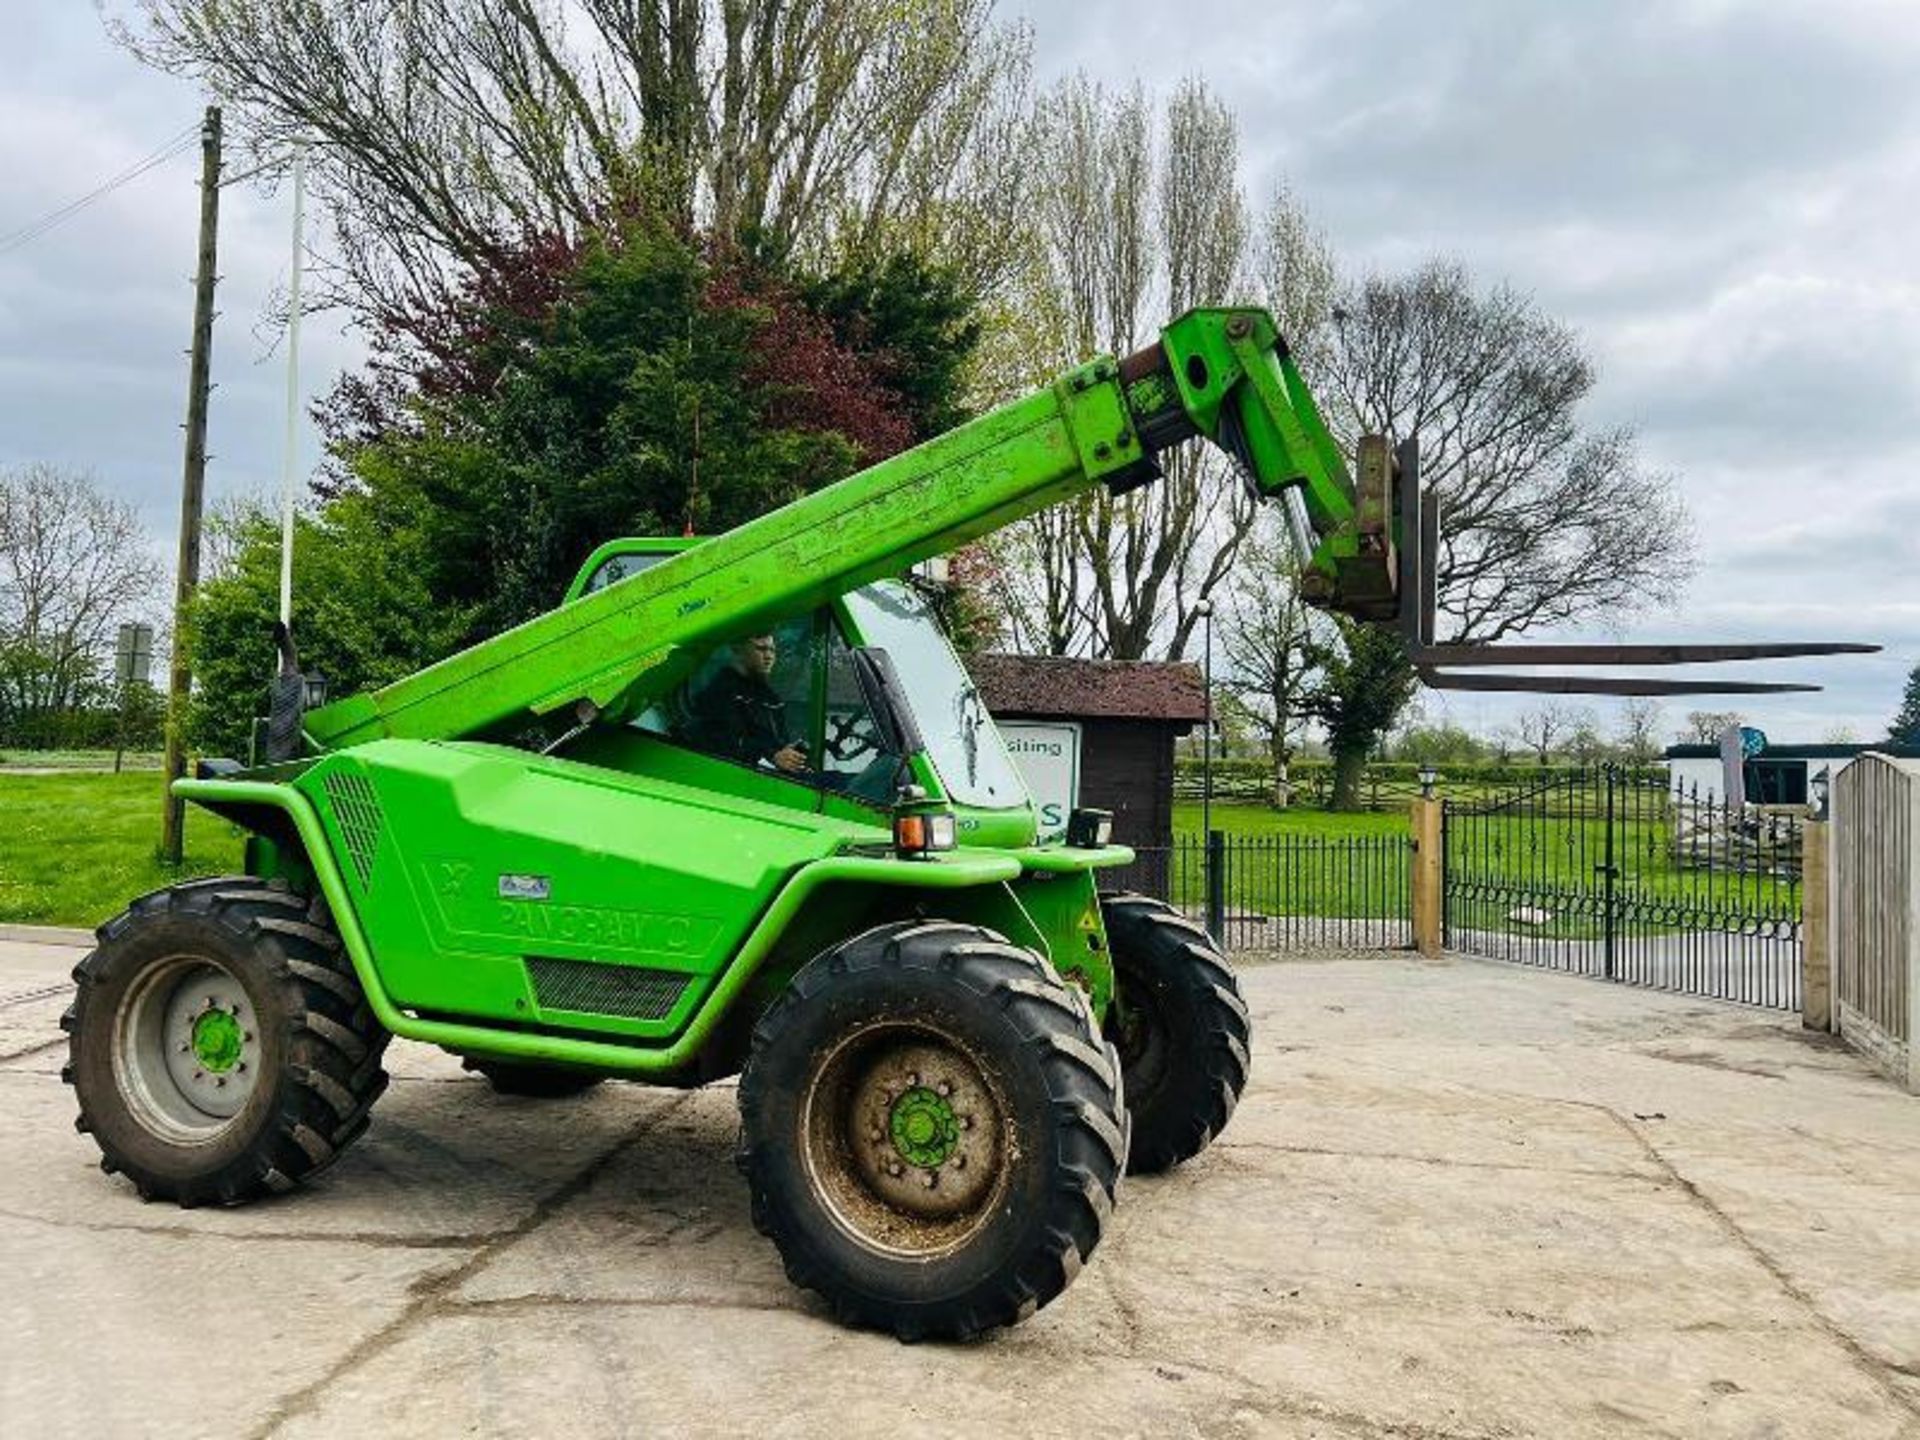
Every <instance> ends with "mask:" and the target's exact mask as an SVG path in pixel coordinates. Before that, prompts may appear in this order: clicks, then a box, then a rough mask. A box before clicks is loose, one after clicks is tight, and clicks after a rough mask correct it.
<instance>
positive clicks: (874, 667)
mask: <svg viewBox="0 0 1920 1440" xmlns="http://www.w3.org/2000/svg"><path fill="white" fill-rule="evenodd" d="M853 675H854V678H855V679H856V680H858V681H859V682H860V698H861V699H862V700H864V701H866V702H867V711H868V713H869V714H871V715H872V716H873V723H874V724H875V725H877V726H879V728H880V738H881V739H882V740H884V741H885V742H886V744H887V748H888V749H889V750H891V751H892V752H893V753H894V754H895V755H898V756H899V757H900V759H901V760H902V762H904V761H905V760H906V759H907V757H908V756H910V755H917V754H919V753H920V752H921V751H922V750H924V749H926V743H927V742H926V741H925V740H923V739H921V737H920V727H919V725H918V724H916V723H915V722H914V718H913V707H912V706H910V705H908V704H907V703H906V697H905V694H904V692H903V690H902V687H901V685H900V675H899V672H898V671H896V670H895V669H894V668H893V660H892V658H891V657H889V656H888V654H887V652H886V651H884V650H882V649H880V648H878V647H877V646H872V645H862V646H860V647H858V648H857V649H855V650H854V652H853Z"/></svg>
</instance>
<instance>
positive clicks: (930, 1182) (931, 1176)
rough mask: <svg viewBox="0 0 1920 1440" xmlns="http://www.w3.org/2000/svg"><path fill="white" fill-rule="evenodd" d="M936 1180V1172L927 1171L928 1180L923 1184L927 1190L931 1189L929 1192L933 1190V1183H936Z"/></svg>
mask: <svg viewBox="0 0 1920 1440" xmlns="http://www.w3.org/2000/svg"><path fill="white" fill-rule="evenodd" d="M935 1178H936V1177H935V1175H934V1172H933V1171H931V1170H929V1171H927V1174H926V1179H925V1181H924V1182H923V1183H924V1184H925V1185H926V1187H927V1189H929V1190H931V1189H933V1182H934V1180H935Z"/></svg>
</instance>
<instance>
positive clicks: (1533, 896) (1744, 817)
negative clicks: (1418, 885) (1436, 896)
mask: <svg viewBox="0 0 1920 1440" xmlns="http://www.w3.org/2000/svg"><path fill="white" fill-rule="evenodd" d="M1445 842H1446V852H1445V867H1446V883H1445V905H1446V915H1445V921H1446V932H1447V944H1448V946H1449V947H1451V948H1453V949H1456V950H1463V951H1466V952H1468V953H1470V954H1476V955H1487V956H1492V957H1493V958H1495V959H1501V960H1515V961H1520V962H1522V963H1525V964H1529V965H1540V966H1544V967H1547V968H1549V969H1554V970H1568V971H1573V972H1575V973H1577V974H1582V975H1593V976H1597V977H1600V978H1604V979H1608V980H1617V981H1621V982H1623V983H1626V984H1629V985H1648V986H1653V987H1655V988H1657V989H1662V990H1677V991H1682V992H1684V993H1686V994H1690V995H1709V996H1713V997H1715V998H1717V999H1722V1000H1737V1001H1741V1002H1743V1003H1745V1004H1749V1005H1767V1006H1775V1007H1778V1008H1782V1009H1798V1008H1799V1005H1800V845H1801V826H1800V817H1799V815H1798V814H1797V813H1794V812H1783V811H1777V810H1766V809H1762V808H1761V807H1758V806H1753V805H1742V806H1729V805H1728V804H1726V803H1725V802H1724V801H1723V800H1721V799H1719V798H1718V797H1717V796H1715V795H1713V794H1711V793H1707V794H1702V793H1701V792H1700V791H1699V790H1698V789H1697V787H1687V788H1685V789H1677V788H1675V787H1674V786H1673V784H1672V783H1671V782H1670V781H1669V779H1668V777H1667V776H1666V775H1665V774H1664V773H1663V772H1660V771H1643V770H1634V769H1628V768H1624V767H1620V766H1614V765H1605V766H1596V767H1593V768H1590V769H1581V770H1569V771H1555V772H1553V773H1551V774H1549V775H1545V776H1543V777H1542V779H1541V780H1540V781H1539V782H1538V783H1536V784H1533V785H1527V786H1521V787H1519V788H1516V789H1514V790H1510V791H1506V792H1504V793H1497V794H1490V795H1486V796H1483V797H1480V798H1477V799H1469V800H1451V799H1450V800H1449V801H1448V803H1447V805H1446V809H1445Z"/></svg>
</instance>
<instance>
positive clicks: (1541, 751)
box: [1513, 700, 1593, 765]
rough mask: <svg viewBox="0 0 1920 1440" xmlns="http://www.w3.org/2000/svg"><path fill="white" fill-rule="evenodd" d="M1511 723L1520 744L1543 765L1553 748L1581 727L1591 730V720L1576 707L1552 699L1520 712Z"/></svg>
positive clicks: (1550, 757) (1588, 715)
mask: <svg viewBox="0 0 1920 1440" xmlns="http://www.w3.org/2000/svg"><path fill="white" fill-rule="evenodd" d="M1513 723H1514V729H1515V731H1516V732H1517V733H1518V734H1519V737H1520V743H1521V744H1522V745H1524V746H1526V747H1527V749H1529V750H1531V751H1532V752H1533V754H1534V758H1535V759H1536V760H1538V761H1539V762H1540V763H1541V764H1542V765H1545V764H1547V763H1548V762H1549V761H1550V760H1552V759H1553V752H1554V749H1555V747H1556V746H1558V745H1561V744H1563V743H1565V741H1566V739H1567V737H1568V736H1570V735H1572V734H1573V733H1574V732H1575V731H1577V730H1578V729H1579V728H1580V727H1581V726H1582V725H1585V726H1586V727H1587V728H1588V729H1591V728H1592V723H1593V717H1592V715H1591V714H1590V713H1589V712H1587V711H1586V710H1584V709H1583V708H1582V707H1580V706H1577V705H1566V704H1562V703H1561V702H1560V701H1557V700H1554V701H1549V702H1547V703H1546V704H1544V705H1536V706H1534V707H1533V708H1532V709H1531V710H1524V711H1522V712H1521V713H1520V715H1519V717H1518V718H1517V719H1516V720H1515V721H1514V722H1513Z"/></svg>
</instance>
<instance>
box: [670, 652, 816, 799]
mask: <svg viewBox="0 0 1920 1440" xmlns="http://www.w3.org/2000/svg"><path fill="white" fill-rule="evenodd" d="M779 660H780V647H779V645H778V644H777V643H776V642H775V640H774V638H773V636H772V635H750V636H748V637H747V638H746V639H744V640H737V641H735V642H734V644H733V645H732V646H731V647H730V653H729V655H728V663H727V664H726V665H725V666H724V667H723V668H722V669H721V670H720V671H719V673H718V674H716V675H715V676H714V677H713V679H712V680H710V681H709V682H707V685H706V687H705V688H704V689H703V690H702V691H701V692H700V696H699V698H698V699H697V700H696V701H695V702H694V727H693V728H694V732H695V733H694V734H693V735H692V736H690V737H689V739H690V740H691V741H692V742H693V743H694V744H696V745H698V746H699V747H700V748H701V749H702V750H705V751H708V752H709V753H711V754H716V755H724V756H726V757H727V758H728V759H729V760H739V761H742V762H744V763H746V764H748V765H754V764H759V763H761V762H764V763H766V764H768V765H771V766H772V767H773V768H774V769H776V770H780V771H782V772H784V773H786V774H788V775H804V774H806V773H808V771H809V769H810V768H811V767H810V766H809V765H808V764H807V752H806V747H805V746H804V745H802V744H801V743H800V742H799V741H798V740H797V739H795V738H794V732H793V728H792V726H791V725H790V724H789V723H788V720H787V702H786V701H785V700H783V699H781V698H780V692H779V691H777V690H775V689H774V688H773V684H772V676H773V668H774V666H775V665H776V664H778V663H779Z"/></svg>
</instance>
